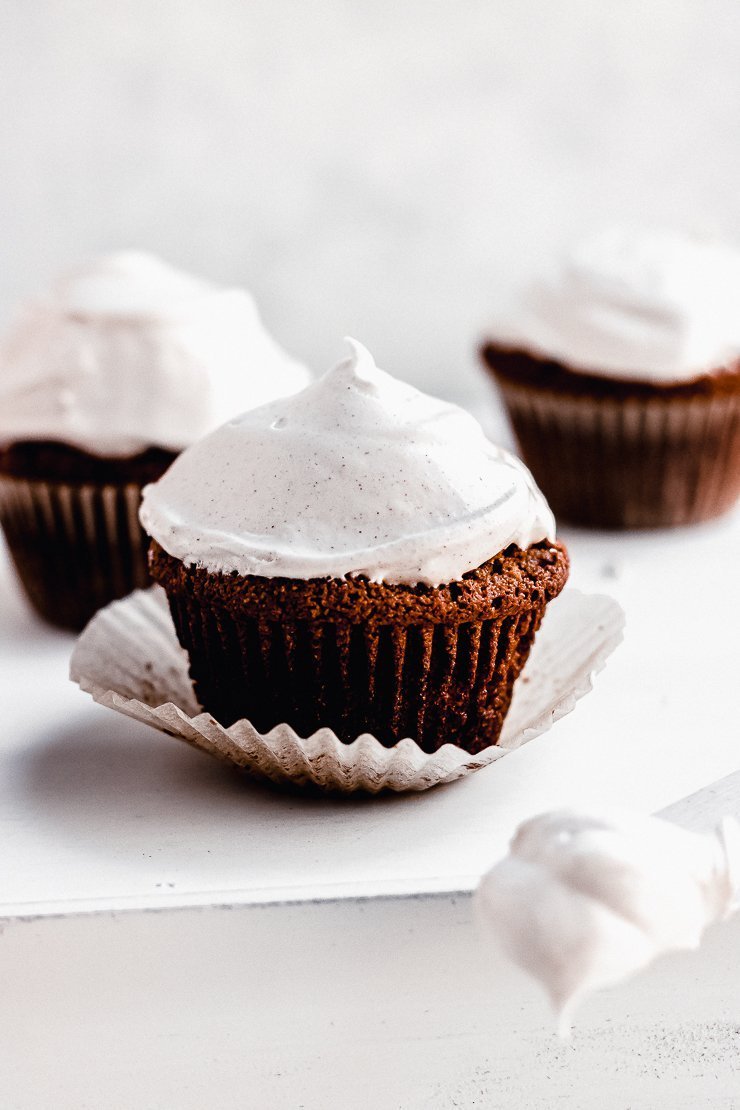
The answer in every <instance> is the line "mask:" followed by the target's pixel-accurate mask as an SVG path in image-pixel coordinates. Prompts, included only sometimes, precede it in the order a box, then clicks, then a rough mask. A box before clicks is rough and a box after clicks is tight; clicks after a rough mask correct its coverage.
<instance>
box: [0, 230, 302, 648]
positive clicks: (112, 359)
mask: <svg viewBox="0 0 740 1110" xmlns="http://www.w3.org/2000/svg"><path fill="white" fill-rule="evenodd" d="M308 380H309V376H308V373H307V371H306V370H305V369H304V368H303V367H302V366H300V365H299V364H298V363H297V362H295V361H294V360H293V359H292V358H290V357H289V356H288V355H287V354H286V353H285V352H284V351H283V350H281V349H280V347H278V345H277V344H276V343H275V342H274V341H273V340H272V339H271V338H270V336H269V335H268V334H267V333H266V332H265V330H264V328H263V326H262V324H261V322H260V319H259V316H258V314H257V310H256V307H255V304H254V301H253V300H252V298H251V296H250V295H249V294H248V293H246V292H245V291H243V290H240V289H225V288H219V287H217V286H214V285H211V284H209V283H207V282H205V281H201V280H199V279H198V278H195V277H191V276H190V275H188V274H184V273H181V272H179V271H177V270H175V269H172V268H171V267H170V266H168V265H166V264H165V263H164V262H161V261H159V260H158V259H157V258H155V257H153V256H151V255H148V254H144V253H139V252H134V251H125V252H121V253H117V254H112V255H109V256H107V257H104V258H102V259H99V260H98V261H96V262H93V263H92V264H91V265H89V266H86V267H84V268H81V269H79V270H77V271H76V272H73V273H72V274H70V275H69V276H68V277H67V278H65V279H64V280H63V281H61V282H60V283H59V284H58V285H57V287H56V288H55V289H54V290H53V292H52V293H51V294H50V295H49V296H47V297H45V298H44V299H43V300H39V301H38V302H36V303H35V304H33V305H31V306H29V307H28V309H27V311H26V312H25V314H24V315H23V316H22V317H21V318H20V319H19V320H18V322H17V323H16V325H15V327H14V329H13V330H12V331H11V332H10V334H9V336H8V337H7V339H6V341H5V342H4V344H3V345H2V347H1V348H0V520H1V521H2V525H3V528H4V530H5V535H6V538H7V541H8V545H9V548H10V552H11V555H12V557H13V560H14V563H15V566H16V569H17V571H18V574H19V576H20V578H21V581H22V582H23V584H24V586H25V588H26V592H27V594H28V597H29V598H30V600H31V602H32V603H33V605H34V606H35V608H36V609H37V610H38V612H39V613H40V614H41V615H42V616H43V617H45V618H46V619H47V620H49V621H51V622H52V623H54V624H58V625H61V626H63V627H66V628H75V629H76V628H81V627H82V626H83V625H84V624H85V623H86V621H87V620H88V619H89V618H90V617H91V616H92V614H93V613H94V612H95V611H96V609H98V608H99V607H100V606H101V605H105V604H106V603H107V602H108V601H110V600H112V599H113V598H116V597H120V596H122V595H124V594H126V593H129V592H130V591H131V590H132V589H134V588H135V587H137V586H145V585H147V584H148V573H147V569H146V546H147V540H146V537H145V535H144V533H143V532H142V530H141V527H140V525H139V522H138V515H137V514H138V509H139V502H140V498H141V489H142V486H143V485H145V484H146V483H147V482H150V481H154V480H155V479H156V478H158V477H159V476H160V475H161V474H162V473H164V471H165V470H166V468H167V467H168V466H169V464H170V463H171V462H172V461H173V459H174V458H175V457H176V456H177V454H178V453H179V451H181V450H182V448H183V447H186V446H188V445H189V444H190V443H192V442H194V441H195V440H196V439H198V438H199V437H200V436H202V435H203V434H204V433H205V432H207V431H209V430H210V429H212V428H214V427H217V426H218V425H219V424H221V423H222V422H223V421H224V420H225V419H227V417H229V416H230V415H232V414H233V413H236V412H241V411H243V410H244V409H246V408H249V407H251V406H254V405H260V404H263V403H264V402H265V401H267V400H270V399H272V398H274V397H278V396H281V395H283V394H286V393H290V392H292V391H294V390H296V389H300V388H301V387H302V386H303V385H305V384H306V382H307V381H308Z"/></svg>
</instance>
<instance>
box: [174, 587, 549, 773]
mask: <svg viewBox="0 0 740 1110" xmlns="http://www.w3.org/2000/svg"><path fill="white" fill-rule="evenodd" d="M169 600H170V609H171V612H172V616H173V619H174V623H175V628H176V630H177V633H178V639H179V641H180V643H181V644H182V645H183V647H185V649H186V650H187V652H188V656H189V658H190V674H191V676H192V677H193V679H194V682H195V690H196V694H197V696H198V698H199V700H200V702H201V704H202V705H203V706H204V707H207V708H208V710H209V712H211V713H212V714H213V716H214V717H216V718H217V719H218V720H220V721H223V722H225V723H226V724H230V723H231V722H232V721H234V720H237V719H239V718H244V717H246V718H248V719H249V720H250V721H251V722H252V724H253V725H254V726H255V727H256V728H258V729H260V730H261V731H267V730H268V729H269V728H270V727H272V726H273V725H274V724H275V723H277V722H280V721H281V720H282V719H283V718H284V719H285V720H286V721H287V722H289V723H290V724H291V725H292V726H293V728H294V729H295V730H296V731H297V732H299V733H300V734H301V735H303V736H307V735H310V734H311V733H313V732H315V731H316V730H317V729H319V728H321V727H322V726H326V727H330V728H331V729H332V730H333V731H334V732H335V733H336V734H337V736H338V737H339V739H340V740H342V741H343V742H345V743H346V742H348V741H351V740H353V739H354V738H355V737H356V736H357V735H358V734H359V733H361V732H363V731H367V732H371V733H372V734H373V735H374V736H375V737H377V739H378V740H380V742H381V743H383V744H385V745H386V747H390V746H392V745H393V744H394V743H396V742H397V741H398V740H399V739H401V738H404V737H407V736H408V737H410V738H411V739H413V740H414V741H416V743H417V744H418V745H419V747H420V748H421V749H422V750H424V751H427V752H433V751H435V750H436V749H437V748H439V747H440V746H441V745H442V744H443V743H445V742H446V741H449V742H451V743H454V744H456V745H458V746H459V747H462V748H465V749H466V750H467V751H469V752H471V753H475V752H477V751H478V750H479V749H480V748H484V747H488V746H489V745H490V744H493V743H495V741H496V739H497V737H498V735H499V733H500V731H501V726H502V724H503V720H504V717H505V715H506V711H507V709H508V707H509V702H510V700H511V691H512V688H513V685H514V681H515V679H516V677H517V675H518V674H519V672H520V670H521V668H522V666H523V665H524V663H525V661H526V659H527V656H528V654H529V650H530V647H531V644H532V642H533V640H534V635H535V632H536V630H537V628H538V627H539V624H540V621H541V619H542V613H543V611H544V608H545V603H544V600H540V601H539V603H538V604H536V605H535V606H534V607H532V608H527V609H525V610H523V611H522V612H520V613H518V614H516V615H513V616H509V617H506V618H505V619H489V620H481V621H470V622H467V623H465V624H461V625H457V626H450V625H443V624H437V625H432V624H424V625H409V626H406V627H400V626H380V627H379V626H375V625H362V624H356V625H352V624H350V623H348V622H344V621H336V620H334V621H328V620H292V621H289V620H281V621H268V620H264V619H262V618H252V619H249V618H247V617H244V616H241V617H240V618H239V619H238V620H237V619H235V618H234V617H233V616H232V614H231V613H229V612H226V611H224V610H223V609H219V610H215V609H212V608H210V607H207V606H205V605H204V604H203V600H202V599H201V598H193V597H192V596H190V595H188V594H186V593H184V592H183V593H178V594H172V595H170V599H169Z"/></svg>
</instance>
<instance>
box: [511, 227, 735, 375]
mask: <svg viewBox="0 0 740 1110" xmlns="http://www.w3.org/2000/svg"><path fill="white" fill-rule="evenodd" d="M492 338H493V340H494V342H495V343H497V344H498V345H501V346H510V347H518V348H520V349H522V350H524V351H529V352H531V353H533V354H535V355H539V356H540V357H543V358H549V359H554V360H555V361H557V362H560V363H562V364H563V365H564V366H565V367H566V368H567V369H569V370H575V371H582V372H587V373H593V374H597V375H604V376H608V377H614V378H620V379H627V380H630V379H631V380H635V381H646V382H654V383H670V382H679V381H690V380H692V379H695V378H697V377H700V376H702V375H703V374H706V373H710V372H712V371H720V370H723V369H724V368H725V367H727V366H728V365H731V364H733V363H735V362H736V361H737V360H738V358H740V251H737V250H734V249H732V248H730V247H728V246H725V245H722V244H719V243H714V242H709V241H705V240H702V239H699V238H692V237H690V236H681V235H679V234H676V233H670V232H658V231H656V232H652V233H645V234H640V233H637V232H630V231H627V230H625V229H619V228H614V229H611V230H608V231H606V232H603V233H602V234H601V235H599V236H596V237H595V238H593V239H590V240H587V241H586V242H584V243H583V244H581V245H580V246H579V247H577V248H576V249H575V250H574V251H573V252H572V254H570V255H569V256H567V257H565V258H564V260H563V261H562V262H561V264H560V265H559V266H557V267H553V269H552V271H551V272H550V273H549V274H544V275H543V276H542V277H541V278H539V279H538V280H535V281H533V282H532V283H531V284H530V285H529V286H528V287H527V288H525V289H524V290H523V292H522V295H521V297H520V303H519V305H518V307H517V311H516V312H514V313H512V315H511V318H510V319H509V320H506V321H501V322H500V323H499V325H498V326H497V327H496V328H495V329H494V332H493V334H492Z"/></svg>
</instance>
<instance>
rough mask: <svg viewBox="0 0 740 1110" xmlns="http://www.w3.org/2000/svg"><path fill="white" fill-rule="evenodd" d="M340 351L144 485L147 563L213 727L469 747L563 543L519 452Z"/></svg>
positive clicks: (515, 661)
mask: <svg viewBox="0 0 740 1110" xmlns="http://www.w3.org/2000/svg"><path fill="white" fill-rule="evenodd" d="M350 345H351V348H352V353H351V357H350V358H348V359H347V360H346V361H343V362H341V363H339V365H337V366H336V367H335V368H334V369H333V370H331V371H330V372H329V373H328V374H326V375H325V376H324V377H323V378H321V379H320V380H319V381H317V382H315V383H313V384H311V385H309V386H308V387H307V388H306V389H304V390H303V391H302V392H301V393H299V394H296V395H295V396H293V397H289V398H285V399H282V400H279V401H275V402H272V403H270V404H268V405H265V406H263V407H262V408H260V409H257V410H253V411H251V412H248V413H246V414H244V415H243V416H241V417H239V418H237V419H234V420H231V421H229V422H228V423H227V424H225V425H224V426H223V427H221V428H220V429H218V430H217V431H216V432H213V433H212V434H211V435H209V436H206V437H205V438H204V439H202V440H201V441H200V442H199V443H196V444H195V445H193V446H192V447H190V448H189V449H188V450H187V451H185V452H184V453H183V454H182V455H181V456H180V457H179V458H178V459H177V460H176V462H175V463H174V464H173V465H172V467H170V469H169V470H168V471H167V473H166V474H165V475H164V477H163V478H161V479H160V480H159V481H158V482H156V483H154V484H153V485H150V486H148V487H147V488H146V489H145V491H144V498H143V504H142V508H141V521H142V523H143V525H144V527H145V529H146V530H147V532H148V533H149V535H150V536H152V546H151V552H150V569H151V572H152V575H153V577H154V578H155V580H156V581H158V582H159V583H161V585H162V586H163V587H164V589H165V591H166V593H167V597H168V600H169V604H170V610H171V612H172V616H173V619H174V623H175V627H176V630H177V634H178V637H179V639H180V642H181V644H182V645H183V647H184V648H186V650H187V652H188V654H189V657H190V671H191V676H192V678H193V681H194V685H195V691H196V694H197V696H198V698H199V700H200V702H201V704H202V705H203V707H204V708H205V709H206V710H208V711H209V712H210V713H211V714H212V715H213V716H214V717H216V719H217V720H218V721H219V722H220V723H221V724H223V725H230V724H232V723H233V722H234V721H236V720H239V719H247V720H249V721H250V722H251V723H252V724H253V725H254V727H255V728H256V729H258V730H259V731H260V732H266V731H268V730H269V729H271V728H272V727H273V726H275V725H278V724H281V723H283V722H287V723H288V724H290V725H291V726H292V727H293V728H294V729H295V730H296V732H298V733H299V734H300V735H301V736H308V735H311V734H312V733H313V732H315V731H316V730H317V729H319V728H322V727H328V728H330V729H332V730H333V731H334V732H335V733H336V735H337V736H338V737H339V739H340V740H341V741H343V742H345V743H349V742H351V741H353V740H354V739H355V738H356V737H357V736H358V735H360V734H362V733H368V732H369V733H372V734H373V735H374V736H375V737H377V739H378V740H380V741H381V743H383V744H384V745H386V746H389V747H390V746H393V745H395V744H396V743H397V742H398V741H400V740H401V739H403V738H405V737H410V738H411V739H413V740H415V741H416V742H417V743H418V744H419V746H420V747H421V748H422V749H423V750H425V751H427V752H431V751H435V750H437V749H438V748H439V747H440V746H441V745H443V744H445V743H452V744H456V745H458V746H460V747H462V748H464V749H466V750H467V751H470V752H478V751H480V750H481V749H483V748H485V747H487V746H488V745H491V744H495V743H496V740H497V738H498V736H499V733H500V731H501V726H502V723H503V720H504V717H505V715H506V712H507V709H508V706H509V702H510V700H511V695H512V689H513V686H514V682H515V680H516V678H517V675H518V674H519V672H520V671H521V669H522V667H523V665H524V663H525V661H526V659H527V655H528V653H529V650H530V647H531V644H532V642H533V639H534V636H535V633H536V631H537V628H538V627H539V624H540V622H541V620H542V617H543V614H544V611H545V607H546V605H547V604H548V602H549V601H550V600H551V599H552V598H554V597H555V596H556V595H557V594H558V593H559V592H560V591H561V590H562V588H563V585H564V584H565V580H566V578H567V574H568V561H567V555H566V552H565V549H564V548H563V547H562V545H561V544H559V543H557V542H556V540H555V526H554V520H553V517H552V514H551V513H550V510H549V508H548V506H547V504H546V502H545V500H544V498H543V497H542V495H541V493H540V492H539V490H538V489H537V487H536V486H535V484H534V482H533V481H532V478H531V476H530V474H529V473H528V472H527V470H526V469H525V467H524V466H523V465H522V464H521V463H520V462H518V460H516V459H515V458H513V457H512V456H511V455H509V454H508V453H507V452H505V451H503V450H502V449H500V448H498V447H496V446H494V445H493V444H492V443H490V442H489V441H488V440H487V439H486V438H485V436H484V434H483V432H482V430H481V428H480V426H479V425H478V424H477V423H476V421H475V420H474V419H473V418H472V417H471V416H469V415H468V414H467V413H465V412H463V411H462V410H461V409H458V408H457V407H455V406H453V405H449V404H446V403H443V402H442V401H439V400H436V399H435V398H432V397H428V396H426V395H425V394H423V393H420V392H418V391H417V390H415V389H413V388H411V387H410V386H408V385H405V384H404V383H402V382H400V381H397V380H395V379H394V378H392V377H391V376H390V375H388V374H386V373H384V372H383V371H381V370H379V369H378V368H377V367H376V366H375V363H374V362H373V359H372V358H371V356H370V355H369V354H368V352H367V351H366V350H364V348H362V347H361V346H360V345H359V344H356V343H354V342H351V341H350Z"/></svg>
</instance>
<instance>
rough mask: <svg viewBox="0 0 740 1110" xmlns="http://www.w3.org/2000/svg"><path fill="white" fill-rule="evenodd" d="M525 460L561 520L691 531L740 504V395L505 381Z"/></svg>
mask: <svg viewBox="0 0 740 1110" xmlns="http://www.w3.org/2000/svg"><path fill="white" fill-rule="evenodd" d="M497 382H498V385H499V388H500V390H501V392H502V395H503V398H504V401H505V403H506V407H507V409H508V411H509V415H510V418H511V422H512V425H513V428H514V431H515V434H516V437H517V439H518V441H519V446H520V449H521V453H522V456H523V458H524V460H525V462H526V463H527V465H528V466H529V468H530V470H531V471H532V474H533V475H534V478H535V481H536V482H537V483H538V485H539V486H540V487H541V489H542V490H543V492H544V494H545V496H546V497H547V499H548V501H549V503H550V506H551V508H552V509H553V511H554V513H555V515H556V517H557V518H558V519H562V520H567V521H570V522H571V523H575V524H586V525H591V526H596V527H604V528H650V527H665V526H675V525H682V524H691V523H695V522H698V521H702V520H708V519H711V518H713V517H716V516H719V515H721V514H722V513H724V512H726V511H728V510H729V509H730V508H732V506H733V505H734V503H735V501H736V500H737V498H738V496H740V394H738V393H736V394H732V393H731V392H729V391H726V392H719V391H718V392H716V393H711V392H710V393H702V392H697V393H696V395H694V396H691V395H686V393H685V392H680V391H677V392H675V393H674V392H673V391H672V390H671V389H670V388H666V389H665V390H664V391H659V390H656V391H653V393H652V394H651V395H649V396H637V395H632V396H627V397H625V398H620V397H617V396H615V397H610V396H598V397H597V396H593V397H592V396H590V395H589V394H588V393H584V395H582V396H578V395H575V394H574V393H572V392H571V393H569V394H564V393H563V394H561V393H558V392H555V391H552V390H549V389H547V388H538V387H536V386H533V385H532V384H527V385H519V384H515V383H514V382H512V381H511V380H509V379H508V378H507V379H504V378H502V377H500V376H498V375H497Z"/></svg>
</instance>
